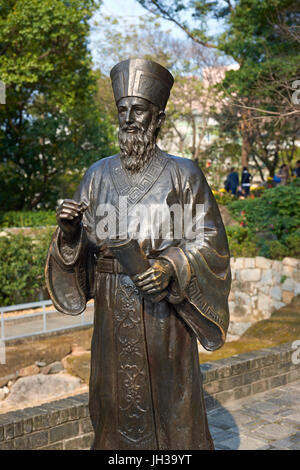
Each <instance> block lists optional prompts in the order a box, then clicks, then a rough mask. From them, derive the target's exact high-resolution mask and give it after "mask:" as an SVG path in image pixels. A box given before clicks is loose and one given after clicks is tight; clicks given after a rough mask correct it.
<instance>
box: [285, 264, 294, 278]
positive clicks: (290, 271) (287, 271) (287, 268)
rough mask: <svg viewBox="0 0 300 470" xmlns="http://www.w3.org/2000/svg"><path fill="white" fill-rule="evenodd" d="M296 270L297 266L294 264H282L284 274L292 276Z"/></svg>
mask: <svg viewBox="0 0 300 470" xmlns="http://www.w3.org/2000/svg"><path fill="white" fill-rule="evenodd" d="M294 271H295V268H293V266H288V265H283V266H282V274H284V275H285V276H288V277H292V276H293V273H294Z"/></svg>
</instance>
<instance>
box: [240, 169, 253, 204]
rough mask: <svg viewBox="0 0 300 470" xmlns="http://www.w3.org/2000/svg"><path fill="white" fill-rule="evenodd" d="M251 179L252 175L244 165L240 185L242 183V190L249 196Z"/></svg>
mask: <svg viewBox="0 0 300 470" xmlns="http://www.w3.org/2000/svg"><path fill="white" fill-rule="evenodd" d="M251 180H252V176H251V175H250V173H249V171H248V168H247V167H246V166H244V168H243V171H242V179H241V185H242V188H243V190H244V193H245V196H246V197H247V196H249V192H250V181H251Z"/></svg>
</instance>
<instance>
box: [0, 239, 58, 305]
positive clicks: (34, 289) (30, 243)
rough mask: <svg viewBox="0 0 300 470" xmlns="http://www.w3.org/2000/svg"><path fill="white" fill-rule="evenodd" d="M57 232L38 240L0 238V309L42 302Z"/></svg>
mask: <svg viewBox="0 0 300 470" xmlns="http://www.w3.org/2000/svg"><path fill="white" fill-rule="evenodd" d="M52 233H53V230H49V231H47V232H46V233H44V234H42V235H39V236H36V237H35V238H31V237H26V236H24V235H19V234H18V235H11V234H9V235H8V236H4V237H0V305H2V306H3V305H14V304H18V303H24V302H30V301H35V300H38V294H39V291H40V290H41V289H43V288H45V278H44V268H45V261H46V257H47V251H48V247H49V243H50V239H51V234H52Z"/></svg>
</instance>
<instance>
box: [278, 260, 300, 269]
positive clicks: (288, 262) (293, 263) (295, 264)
mask: <svg viewBox="0 0 300 470" xmlns="http://www.w3.org/2000/svg"><path fill="white" fill-rule="evenodd" d="M282 264H283V265H286V266H292V267H293V268H300V260H299V259H297V258H289V257H286V258H283V260H282Z"/></svg>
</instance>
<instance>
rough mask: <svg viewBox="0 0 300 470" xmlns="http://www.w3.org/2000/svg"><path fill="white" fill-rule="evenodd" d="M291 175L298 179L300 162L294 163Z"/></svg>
mask: <svg viewBox="0 0 300 470" xmlns="http://www.w3.org/2000/svg"><path fill="white" fill-rule="evenodd" d="M293 174H294V175H295V176H296V177H297V178H300V160H297V161H296V168H295V169H294V170H293Z"/></svg>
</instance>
